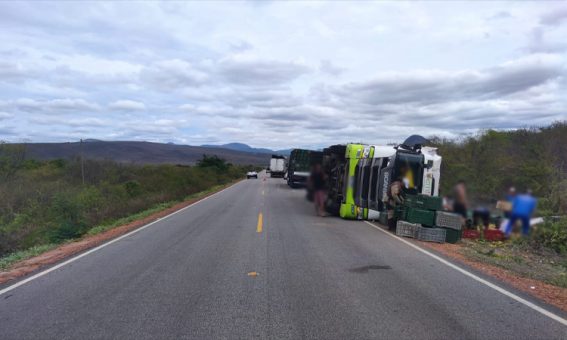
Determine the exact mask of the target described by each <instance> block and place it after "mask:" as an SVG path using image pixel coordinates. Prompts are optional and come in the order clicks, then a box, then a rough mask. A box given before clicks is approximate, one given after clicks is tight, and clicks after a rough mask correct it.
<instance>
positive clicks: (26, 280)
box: [0, 181, 243, 295]
mask: <svg viewBox="0 0 567 340" xmlns="http://www.w3.org/2000/svg"><path fill="white" fill-rule="evenodd" d="M242 182H243V181H240V182H237V183H234V184H233V185H231V186H229V187H228V188H224V189H222V190H221V191H218V192H215V193H214V194H212V195H210V196H207V197H204V198H202V199H200V200H198V201H197V202H195V203H192V204H190V205H188V206H186V207H184V208H181V209H179V210H177V211H174V212H172V213H171V214H169V215H166V216H164V217H162V218H159V219H157V220H155V221H153V222H151V223H148V224H146V225H144V226H141V227H140V228H138V229H135V230H132V231H131V232H129V233H126V234H124V235H122V236H120V237H117V238H115V239H112V240H110V241H108V242H106V243H103V244H101V245H100V246H98V247H95V248H93V249H91V250H88V251H86V252H84V253H82V254H80V255H77V256H75V257H73V258H70V259H69V260H67V261H65V262H61V263H60V264H58V265H56V266H53V267H51V268H49V269H46V270H44V271H42V272H39V273H37V274H35V275H33V276H30V277H28V278H27V279H24V280H22V281H19V282H16V283H14V284H13V285H11V286H9V287H6V288H4V289H2V290H0V295H2V294H5V293H7V292H9V291H11V290H14V289H16V288H18V287H20V286H23V285H25V284H26V283H28V282H30V281H33V280H35V279H37V278H40V277H42V276H44V275H47V274H49V273H51V272H52V271H54V270H57V269H59V268H61V267H63V266H66V265H68V264H69V263H72V262H75V261H77V260H78V259H80V258H81V257H84V256H87V255H89V254H92V253H94V252H95V251H97V250H100V249H102V248H104V247H106V246H109V245H111V244H113V243H114V242H118V241H120V240H121V239H123V238H126V237H128V236H130V235H133V234H135V233H137V232H139V231H142V230H144V229H146V228H147V227H149V226H152V225H154V224H156V223H158V222H161V221H163V220H165V219H166V218H169V217H171V216H173V215H175V214H177V213H180V212H182V211H184V210H186V209H189V208H191V207H192V206H194V205H196V204H198V203H201V202H203V201H206V200H208V199H209V198H211V197H213V196H216V195H218V194H220V193H221V192H223V191H225V190H228V189H230V188H232V187H234V186H235V185H237V184H239V183H242Z"/></svg>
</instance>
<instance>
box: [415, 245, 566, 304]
mask: <svg viewBox="0 0 567 340" xmlns="http://www.w3.org/2000/svg"><path fill="white" fill-rule="evenodd" d="M416 242H417V243H419V245H420V246H423V247H424V248H430V249H432V250H435V251H436V252H438V253H440V254H442V255H444V256H446V257H449V258H452V259H455V260H457V262H461V263H463V264H465V265H468V266H470V267H472V268H474V269H477V270H479V271H481V272H483V273H485V274H488V275H490V276H493V277H495V278H497V279H499V280H501V281H504V282H506V283H508V284H510V285H511V286H513V287H515V288H517V289H519V290H521V291H523V292H526V293H528V294H530V295H532V296H534V297H536V298H538V299H541V300H543V301H545V302H547V303H548V304H550V305H553V306H556V307H558V308H560V309H561V310H563V311H565V312H567V288H564V287H565V286H564V282H563V281H562V280H563V277H564V275H565V274H564V273H565V267H563V263H560V261H564V259H562V258H560V257H558V256H553V255H552V254H530V253H528V252H526V251H522V250H521V249H517V248H515V247H513V246H511V245H504V244H503V243H502V242H499V243H495V244H491V243H488V242H478V241H472V240H463V241H461V242H460V243H458V244H450V243H444V244H437V243H429V242H421V241H416ZM566 264H567V263H566ZM549 280H552V281H553V280H558V281H556V282H555V281H553V282H554V283H555V284H550V283H546V282H545V281H549Z"/></svg>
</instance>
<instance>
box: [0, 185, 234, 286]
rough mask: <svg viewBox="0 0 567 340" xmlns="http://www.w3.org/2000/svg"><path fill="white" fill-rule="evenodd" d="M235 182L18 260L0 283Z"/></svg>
mask: <svg viewBox="0 0 567 340" xmlns="http://www.w3.org/2000/svg"><path fill="white" fill-rule="evenodd" d="M233 184H235V183H231V184H227V185H226V186H223V187H221V188H219V189H218V190H216V191H213V192H210V193H208V194H206V195H203V196H201V197H198V198H193V199H190V200H187V201H184V202H181V203H179V204H176V205H174V206H172V207H171V208H168V209H165V210H162V211H160V212H157V213H155V214H152V215H150V216H148V217H146V218H143V219H140V220H136V221H134V222H131V223H128V224H125V225H122V226H119V227H116V228H112V229H109V230H107V231H105V232H102V233H100V234H97V235H92V236H85V237H83V238H82V239H80V240H77V241H73V242H69V243H65V244H63V245H61V246H59V247H57V248H55V249H53V250H50V251H47V252H45V253H43V254H41V255H38V256H35V257H32V258H29V259H26V260H23V261H19V262H16V263H14V264H13V265H12V266H11V267H10V268H9V269H8V270H6V271H1V272H0V284H3V283H6V282H8V281H11V280H14V279H17V278H19V277H22V276H25V275H28V274H31V273H33V272H34V271H36V270H38V269H41V268H43V267H47V266H49V265H53V264H56V263H58V262H60V261H62V260H64V259H66V258H68V257H71V256H72V255H75V254H78V253H80V252H82V251H86V250H88V249H91V248H94V247H96V246H98V245H101V244H103V243H104V242H106V241H109V240H112V239H114V238H116V237H119V236H121V235H124V234H126V233H128V232H130V231H132V230H134V229H137V228H140V227H142V226H144V225H146V224H148V223H151V222H153V221H155V220H157V219H159V218H162V217H165V216H167V215H169V214H171V213H173V212H175V211H177V210H179V209H182V208H184V207H186V206H188V205H191V204H193V203H195V202H197V201H200V200H202V199H204V198H206V197H208V196H211V195H213V194H214V193H216V192H219V191H221V190H223V189H224V188H227V187H229V186H231V185H233Z"/></svg>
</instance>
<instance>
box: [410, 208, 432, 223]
mask: <svg viewBox="0 0 567 340" xmlns="http://www.w3.org/2000/svg"><path fill="white" fill-rule="evenodd" d="M405 211H406V218H405V221H407V222H410V223H419V224H423V225H426V226H434V225H435V211H432V210H425V209H418V208H406V209H405Z"/></svg>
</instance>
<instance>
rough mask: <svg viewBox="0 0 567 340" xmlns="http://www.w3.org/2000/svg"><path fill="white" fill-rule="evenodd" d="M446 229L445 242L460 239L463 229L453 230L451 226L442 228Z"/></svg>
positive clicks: (454, 241)
mask: <svg viewBox="0 0 567 340" xmlns="http://www.w3.org/2000/svg"><path fill="white" fill-rule="evenodd" d="M443 229H445V230H446V232H447V233H446V236H445V242H447V243H457V242H459V241H460V240H461V237H462V234H463V231H462V230H455V229H452V228H443Z"/></svg>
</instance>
